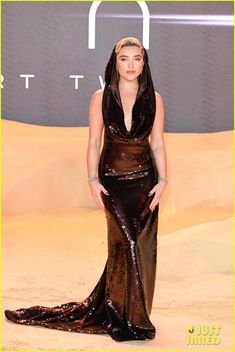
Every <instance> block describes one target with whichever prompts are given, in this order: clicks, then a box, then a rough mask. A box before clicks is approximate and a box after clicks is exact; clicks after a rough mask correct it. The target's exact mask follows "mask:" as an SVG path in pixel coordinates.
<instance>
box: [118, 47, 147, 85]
mask: <svg viewBox="0 0 235 352" xmlns="http://www.w3.org/2000/svg"><path fill="white" fill-rule="evenodd" d="M116 63H117V65H116V68H117V71H118V72H119V74H120V76H121V77H123V78H125V79H127V80H129V81H131V80H134V79H136V78H137V77H138V76H139V75H140V73H141V72H142V69H143V66H144V57H143V52H142V49H141V48H139V47H138V46H126V47H123V48H121V50H120V51H119V53H117V57H116Z"/></svg>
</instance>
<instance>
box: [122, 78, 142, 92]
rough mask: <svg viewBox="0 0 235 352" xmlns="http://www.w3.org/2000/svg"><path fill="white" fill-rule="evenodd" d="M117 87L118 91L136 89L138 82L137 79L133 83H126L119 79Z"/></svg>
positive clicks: (126, 81)
mask: <svg viewBox="0 0 235 352" xmlns="http://www.w3.org/2000/svg"><path fill="white" fill-rule="evenodd" d="M118 86H119V88H120V89H125V90H131V89H138V87H139V82H138V79H137V78H136V79H135V80H133V81H128V80H125V79H123V78H122V77H120V80H119V83H118Z"/></svg>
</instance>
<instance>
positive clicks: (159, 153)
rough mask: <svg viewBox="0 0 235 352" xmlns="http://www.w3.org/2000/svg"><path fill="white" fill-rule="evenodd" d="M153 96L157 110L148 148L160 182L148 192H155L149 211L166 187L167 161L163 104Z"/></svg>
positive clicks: (159, 96) (161, 100)
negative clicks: (152, 156) (150, 150)
mask: <svg viewBox="0 0 235 352" xmlns="http://www.w3.org/2000/svg"><path fill="white" fill-rule="evenodd" d="M155 94H156V106H157V108H156V115H155V119H154V123H153V127H152V131H151V134H150V147H151V149H152V152H153V155H154V159H155V162H156V166H157V170H158V174H159V178H160V180H159V182H158V183H157V184H156V185H155V186H154V187H153V188H152V189H151V191H150V192H149V196H151V195H152V194H153V193H154V192H155V196H154V198H153V200H152V202H151V204H150V209H151V210H152V209H154V207H155V206H156V205H157V203H158V202H159V199H160V196H161V194H162V192H163V191H164V189H165V187H166V185H167V183H166V182H164V179H166V178H167V159H166V150H165V143H164V104H163V99H162V97H161V95H160V94H159V93H157V92H155ZM161 178H163V180H161Z"/></svg>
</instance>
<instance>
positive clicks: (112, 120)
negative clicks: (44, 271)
mask: <svg viewBox="0 0 235 352" xmlns="http://www.w3.org/2000/svg"><path fill="white" fill-rule="evenodd" d="M137 97H138V98H137ZM137 97H136V100H135V103H134V105H133V109H132V125H131V129H130V131H128V130H127V128H126V126H125V122H124V111H123V108H122V105H121V104H120V103H119V102H118V100H117V99H116V97H115V95H114V94H113V93H112V90H111V88H110V86H107V85H106V86H105V88H104V93H103V100H102V113H103V120H104V143H103V148H102V151H101V154H100V159H99V164H98V177H99V181H100V182H101V183H102V184H103V185H104V187H105V188H106V189H107V190H108V192H109V195H105V194H104V193H103V192H101V197H102V200H103V202H104V205H105V217H106V222H107V240H108V258H107V261H106V264H105V267H104V269H103V273H102V275H101V277H100V279H99V280H98V282H97V284H96V286H95V287H94V289H93V291H92V292H91V293H90V295H89V296H88V297H87V298H86V299H85V300H83V301H80V302H68V303H64V304H61V305H57V306H54V307H45V306H40V305H36V306H33V307H28V308H20V309H17V310H5V316H6V318H7V319H9V320H11V321H13V322H15V323H19V324H25V325H39V326H42V327H45V328H51V329H58V330H66V331H72V332H83V333H89V334H109V335H110V336H111V337H112V339H114V340H116V341H125V340H148V339H153V338H154V337H155V335H156V329H155V326H154V325H153V324H152V322H151V321H150V318H149V316H150V313H151V310H152V302H153V295H154V286H155V275H156V262H157V260H156V259H157V228H158V211H159V204H157V206H156V207H155V209H154V210H153V212H151V210H150V209H149V205H150V203H151V200H152V199H153V197H154V194H152V195H151V196H148V193H149V191H150V190H151V189H152V187H153V186H154V185H155V184H156V183H157V182H158V171H157V168H156V164H155V160H154V156H153V153H152V150H151V149H150V144H149V140H148V136H149V134H150V132H151V129H152V126H153V122H154V117H155V111H156V97H155V92H151V91H148V90H147V88H145V90H144V91H143V92H142V93H141V94H140V95H139V96H138V94H137Z"/></svg>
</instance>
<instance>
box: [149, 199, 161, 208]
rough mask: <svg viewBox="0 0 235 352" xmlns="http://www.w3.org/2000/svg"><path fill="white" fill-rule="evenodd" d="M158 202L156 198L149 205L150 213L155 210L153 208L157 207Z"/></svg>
mask: <svg viewBox="0 0 235 352" xmlns="http://www.w3.org/2000/svg"><path fill="white" fill-rule="evenodd" d="M158 202H159V198H156V199H154V200H153V201H152V202H151V203H150V206H149V208H150V210H151V211H153V210H154V209H155V207H156V206H157V204H158Z"/></svg>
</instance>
